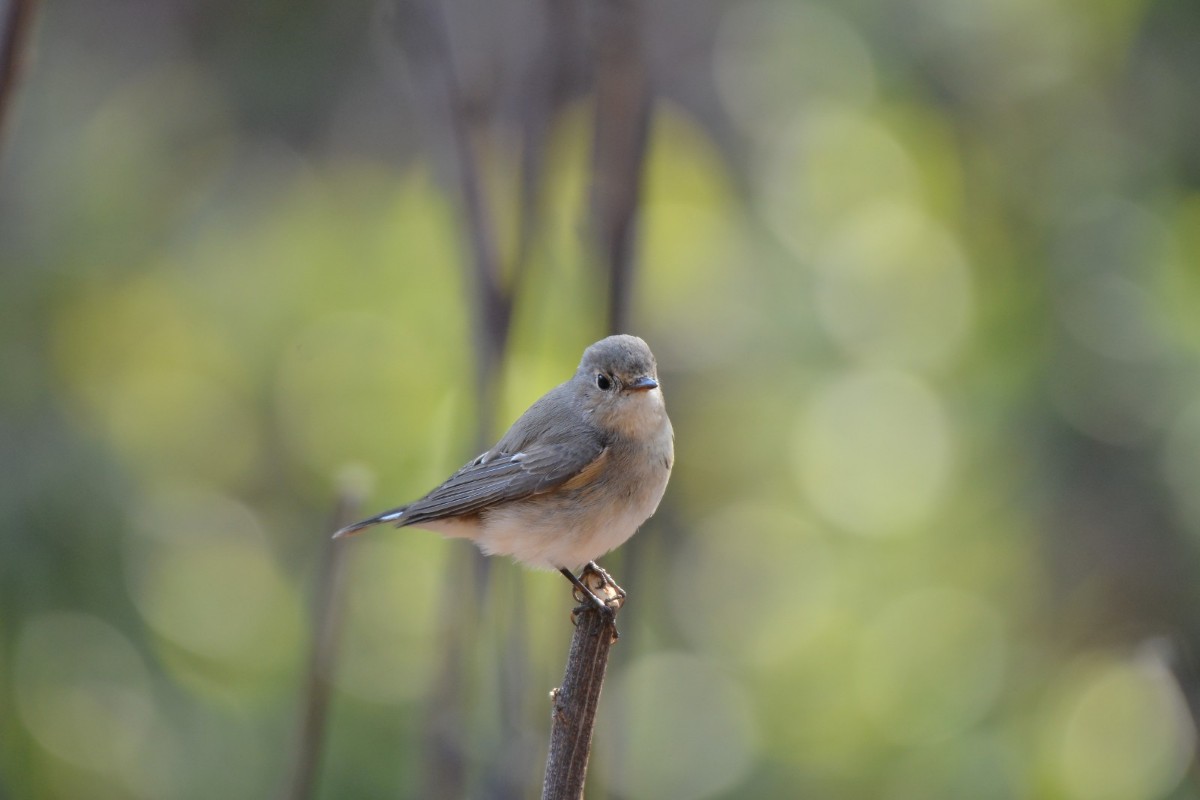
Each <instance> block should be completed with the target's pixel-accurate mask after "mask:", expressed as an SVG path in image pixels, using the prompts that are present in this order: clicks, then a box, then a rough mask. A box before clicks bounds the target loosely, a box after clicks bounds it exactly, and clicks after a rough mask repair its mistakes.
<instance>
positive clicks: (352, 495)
mask: <svg viewBox="0 0 1200 800" xmlns="http://www.w3.org/2000/svg"><path fill="white" fill-rule="evenodd" d="M361 506H362V492H361V491H359V490H358V487H354V486H351V485H346V486H344V487H342V490H341V491H340V493H339V497H338V501H337V508H336V510H335V511H334V514H333V520H332V524H331V526H330V530H338V529H340V528H342V527H343V526H344V525H347V524H349V523H350V522H352V521H353V520H354V519H356V518H357V517H358V512H359V509H360V508H361ZM322 538H323V539H324V540H325V546H324V550H323V551H322V553H321V559H320V564H319V565H318V570H319V571H318V573H317V584H316V589H315V593H314V597H313V605H312V609H313V610H312V627H311V637H312V638H311V644H310V646H309V652H308V670H307V675H306V677H305V680H304V686H303V694H302V697H301V709H300V715H299V717H298V718H297V721H296V734H295V739H294V742H293V751H292V759H291V768H290V770H289V771H288V779H287V784H286V785H285V787H284V789H283V791H282V792H281V793H280V798H281V799H282V800H306V798H309V797H312V796H313V795H314V794H315V793H316V785H317V779H318V777H319V769H320V764H321V752H322V745H323V743H324V739H325V730H326V724H325V723H326V719H327V717H328V711H329V694H330V691H331V688H332V678H333V670H334V665H335V662H336V658H337V653H338V645H339V643H340V641H341V633H342V621H343V619H344V616H345V615H344V610H345V606H344V596H343V595H344V592H343V591H342V584H343V582H344V581H343V579H344V576H345V571H346V568H345V565H346V552H347V544H348V542H347V541H346V540H336V539H332V538H330V537H328V536H325V537H322Z"/></svg>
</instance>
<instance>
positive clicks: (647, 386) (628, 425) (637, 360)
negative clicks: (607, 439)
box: [575, 334, 664, 435]
mask: <svg viewBox="0 0 1200 800" xmlns="http://www.w3.org/2000/svg"><path fill="white" fill-rule="evenodd" d="M575 383H576V385H577V386H578V390H579V392H580V394H581V395H582V398H583V405H584V408H585V410H586V411H587V413H589V414H592V415H594V418H595V420H596V423H597V424H598V425H600V426H601V427H603V428H606V429H611V430H615V431H620V432H624V433H628V434H631V435H636V434H638V433H642V432H648V431H649V430H650V429H651V428H652V427H656V426H658V425H660V424H661V415H662V413H663V408H664V406H663V396H662V390H661V389H660V388H659V385H658V365H657V364H656V363H655V361H654V354H653V353H651V352H650V347H649V346H648V345H647V344H646V343H645V342H644V341H642V340H641V339H639V338H638V337H636V336H628V335H624V334H622V335H619V336H609V337H608V338H607V339H601V340H600V341H598V342H596V343H595V344H594V345H592V346H591V347H589V348H588V349H587V350H585V351H584V353H583V360H582V361H580V362H579V371H578V372H576V373H575Z"/></svg>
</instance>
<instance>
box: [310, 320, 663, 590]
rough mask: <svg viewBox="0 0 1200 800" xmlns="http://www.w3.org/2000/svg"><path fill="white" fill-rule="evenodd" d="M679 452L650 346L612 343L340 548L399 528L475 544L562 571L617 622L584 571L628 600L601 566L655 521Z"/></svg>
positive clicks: (591, 350)
mask: <svg viewBox="0 0 1200 800" xmlns="http://www.w3.org/2000/svg"><path fill="white" fill-rule="evenodd" d="M674 442H675V433H674V429H673V428H672V427H671V420H670V418H669V417H668V416H667V409H666V405H665V403H664V400H663V393H662V387H661V385H660V382H659V378H658V365H657V362H656V361H655V359H654V355H653V353H651V351H650V347H649V346H648V345H647V344H646V342H645V341H643V340H642V339H640V338H638V337H637V336H631V335H628V334H620V335H615V336H609V337H607V338H604V339H601V340H600V341H598V342H596V343H595V344H593V345H591V346H590V347H588V348H587V349H586V350H584V352H583V357H582V358H581V360H580V362H579V367H578V369H577V370H576V371H575V374H574V376H573V377H572V378H571V379H570V380H568V381H566V382H564V383H562V384H560V385H558V386H556V387H555V388H553V389H551V390H550V391H549V392H547V393H546V394H545V395H543V396H542V397H541V399H539V400H538V401H537V402H535V403H534V404H533V405H532V406H530V407H529V409H528V410H527V411H526V412H525V413H524V414H522V415H521V416H520V417H519V418H518V419H517V421H516V422H514V423H513V425H512V427H510V428H509V429H508V432H507V433H505V434H504V436H503V437H501V439H500V441H499V442H497V443H496V445H495V446H494V447H492V448H491V449H489V450H487V451H486V452H484V453H481V454H480V455H479V456H478V457H476V458H474V459H472V460H471V461H469V462H468V463H467V464H466V465H464V466H463V467H462V468H461V469H459V470H458V471H457V472H455V473H454V474H453V475H451V476H450V477H449V478H447V479H446V480H445V481H444V482H443V483H442V484H441V485H439V486H438V487H437V488H435V489H433V490H432V491H430V492H429V493H428V494H426V495H425V496H424V497H422V498H420V499H419V500H415V501H413V502H411V503H408V504H407V505H403V506H399V507H397V508H393V509H391V510H389V511H385V512H383V513H381V514H377V515H375V516H373V517H369V518H367V519H364V520H362V521H360V522H355V523H354V524H352V525H347V526H346V527H344V528H342V529H341V530H339V531H337V532H336V533H335V534H334V537H335V538H342V537H347V536H352V535H355V534H358V533H360V532H361V531H363V530H364V529H367V528H370V527H373V526H376V525H382V524H386V523H391V524H392V525H394V526H395V527H397V528H403V527H414V528H423V529H427V530H432V531H435V532H437V533H440V534H441V535H443V536H445V537H448V538H463V539H468V540H470V541H472V542H474V543H475V545H477V546H478V547H479V549H480V550H482V551H483V553H484V554H485V555H506V556H511V557H512V558H513V559H514V560H515V561H517V562H519V563H522V564H524V565H526V566H529V567H533V568H535V569H553V570H558V571H559V572H561V573H562V574H563V575H564V576H566V578H567V579H568V580H569V581H571V583H572V584H573V585H574V586H575V588H576V589H577V590H579V591H580V592H581V594H582V596H583V599H584V602H588V603H590V604H591V605H593V606H594V607H596V608H597V609H598V610H600V611H601V612H611V611H612V609H611V607H610V606H609V605H608V603H606V602H605V601H603V600H601V599H600V598H599V597H598V596H597V595H596V594H595V593H594V592H593V591H592V590H591V589H590V588H588V587H587V586H586V585H585V584H584V583H583V582H582V581H581V580H580V578H578V577H576V576H575V570H577V569H579V568H580V567H588V568H590V569H592V570H594V571H595V572H596V573H597V574H598V575H600V576H601V579H602V581H603V582H604V584H607V585H611V586H612V587H613V589H614V590H615V593H616V597H619V598H621V599H622V600H623V599H624V597H625V593H624V590H623V589H621V588H620V587H619V586H618V585H617V584H616V582H615V581H612V579H611V577H610V576H609V575H608V573H607V572H605V571H604V570H603V569H601V568H600V567H599V566H598V565H597V564H596V563H595V561H596V559H597V558H599V557H600V556H602V555H604V554H605V553H607V552H609V551H611V550H612V549H614V548H616V547H618V546H619V545H621V544H623V543H624V542H625V541H627V540H628V539H629V537H631V536H632V535H633V534H634V533H635V532H636V531H637V530H638V528H639V527H641V525H642V523H644V522H645V521H646V520H647V519H649V518H650V516H651V515H652V514H654V512H655V510H657V508H658V505H659V502H660V501H661V500H662V497H663V494H664V493H665V491H666V488H667V482H668V480H669V479H670V477H671V469H672V467H673V466H674V463H675V444H674Z"/></svg>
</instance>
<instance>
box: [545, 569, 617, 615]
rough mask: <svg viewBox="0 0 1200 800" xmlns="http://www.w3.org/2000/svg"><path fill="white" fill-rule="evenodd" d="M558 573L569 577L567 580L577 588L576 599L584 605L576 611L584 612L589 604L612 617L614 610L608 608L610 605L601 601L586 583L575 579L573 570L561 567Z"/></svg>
mask: <svg viewBox="0 0 1200 800" xmlns="http://www.w3.org/2000/svg"><path fill="white" fill-rule="evenodd" d="M558 571H559V572H561V573H562V574H563V575H565V576H567V580H569V581H570V582H571V584H572V585H573V586H574V587H575V599H576V600H578V601H579V602H581V603H583V604H584V605H582V606H580V607H579V608H577V609H575V610H576V611H582V610H583V609H584V608H586V607H587V605H588V604H590V605H592V606H593V607H594V608H595V609H596V610H597V611H599V612H600V613H601V614H609V615H611V614H612V613H613V610H612V609H611V608H610V607H609V606H608V604H607V603H605V602H604V601H603V600H601V599H600V598H599V596H597V595H596V593H595V592H593V591H592V590H591V589H589V588H588V587H587V584H586V583H584V582H583V581H581V580H580V579H579V578H576V577H575V573H574V572H571V570H569V569H567V568H566V567H559V569H558ZM572 616H573V615H572Z"/></svg>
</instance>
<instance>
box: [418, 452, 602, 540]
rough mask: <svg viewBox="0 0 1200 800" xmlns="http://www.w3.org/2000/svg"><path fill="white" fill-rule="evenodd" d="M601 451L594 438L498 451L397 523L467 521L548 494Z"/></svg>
mask: <svg viewBox="0 0 1200 800" xmlns="http://www.w3.org/2000/svg"><path fill="white" fill-rule="evenodd" d="M502 444H503V443H502ZM603 451H604V445H603V443H602V442H601V441H600V439H599V437H596V436H582V437H579V438H577V439H576V440H573V441H571V442H570V443H561V442H560V443H555V444H545V445H535V446H533V447H528V448H525V449H523V450H518V451H517V452H513V453H507V452H503V451H501V450H499V448H498V447H497V449H496V450H489V451H488V452H487V453H484V454H483V455H482V456H480V457H479V458H477V459H475V460H474V461H472V462H471V463H470V464H467V465H466V466H465V467H463V468H462V469H460V470H459V471H458V472H456V473H454V475H452V476H451V477H450V479H449V480H447V481H446V482H445V483H443V484H442V485H441V486H439V487H437V488H436V489H434V490H433V491H432V492H430V493H429V494H427V495H425V496H424V497H422V498H421V499H420V500H418V501H416V502H415V503H413V504H411V505H409V506H408V507H407V508H405V509H404V513H403V516H402V517H400V518H399V519H398V520H396V522H397V524H399V525H418V524H420V523H421V522H425V521H428V520H434V519H442V518H444V517H459V516H465V515H468V514H475V513H478V512H479V511H482V510H483V509H485V508H487V507H488V506H492V505H495V504H496V503H504V502H508V501H511V500H520V499H522V498H525V497H529V496H531V495H535V494H541V493H543V492H548V491H550V490H551V489H554V488H556V487H558V486H561V485H562V484H564V483H566V482H567V481H569V480H570V479H571V478H573V477H574V476H575V475H578V474H579V473H580V472H581V471H583V470H584V469H585V468H586V467H587V466H588V465H589V464H591V463H592V462H593V461H595V460H596V459H597V458H599V457H600V454H601V453H602V452H603Z"/></svg>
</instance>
